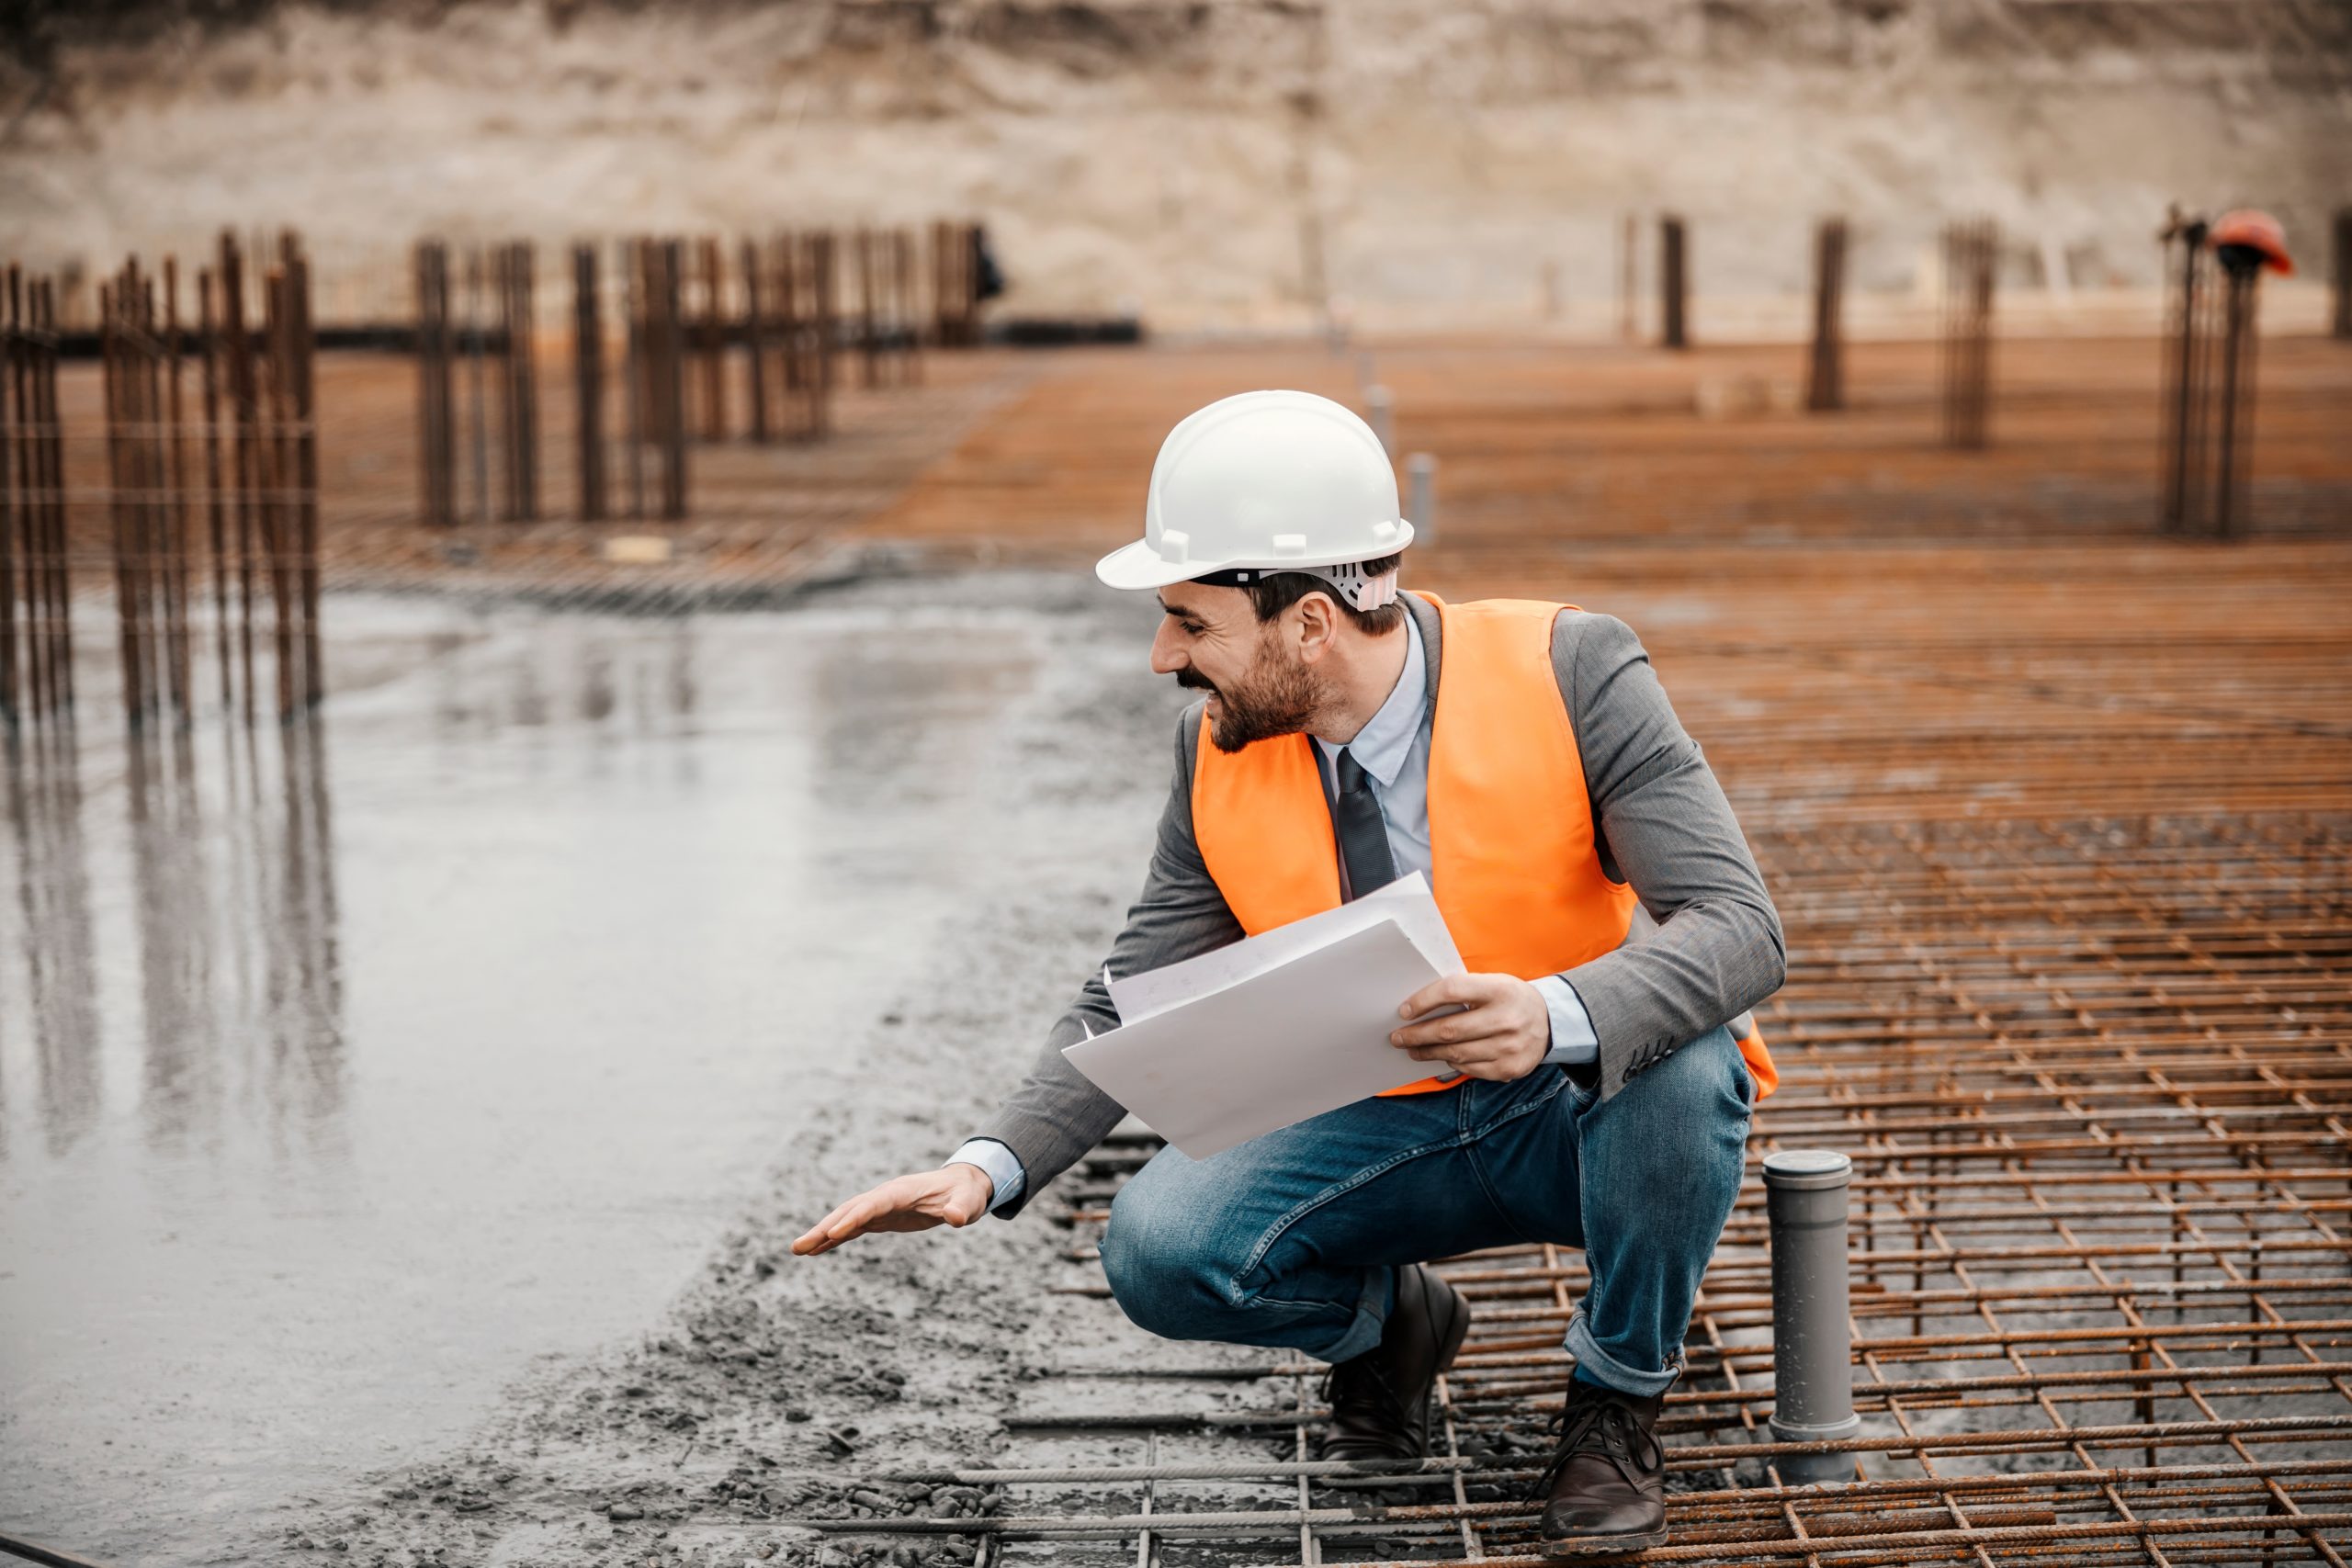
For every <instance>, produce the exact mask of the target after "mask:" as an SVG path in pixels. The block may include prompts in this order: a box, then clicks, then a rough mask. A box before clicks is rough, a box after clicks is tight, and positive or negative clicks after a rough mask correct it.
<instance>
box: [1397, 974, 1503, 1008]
mask: <svg viewBox="0 0 2352 1568" xmlns="http://www.w3.org/2000/svg"><path fill="white" fill-rule="evenodd" d="M1483 994H1484V987H1481V986H1480V985H1479V984H1478V976H1476V975H1448V976H1444V977H1442V978H1441V979H1436V980H1431V981H1430V983H1429V984H1428V985H1426V986H1423V987H1421V988H1420V989H1419V990H1418V991H1415V992H1414V993H1413V994H1412V995H1411V996H1409V997H1407V998H1405V1003H1404V1005H1403V1006H1402V1007H1400V1008H1398V1009H1397V1017H1399V1018H1419V1017H1420V1016H1421V1015H1422V1014H1423V1013H1425V1012H1428V1011H1430V1010H1431V1009H1433V1008H1442V1007H1468V1006H1472V1005H1475V1004H1476V1002H1477V1001H1478V1000H1479V999H1480V998H1481V996H1482V995H1483Z"/></svg>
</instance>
